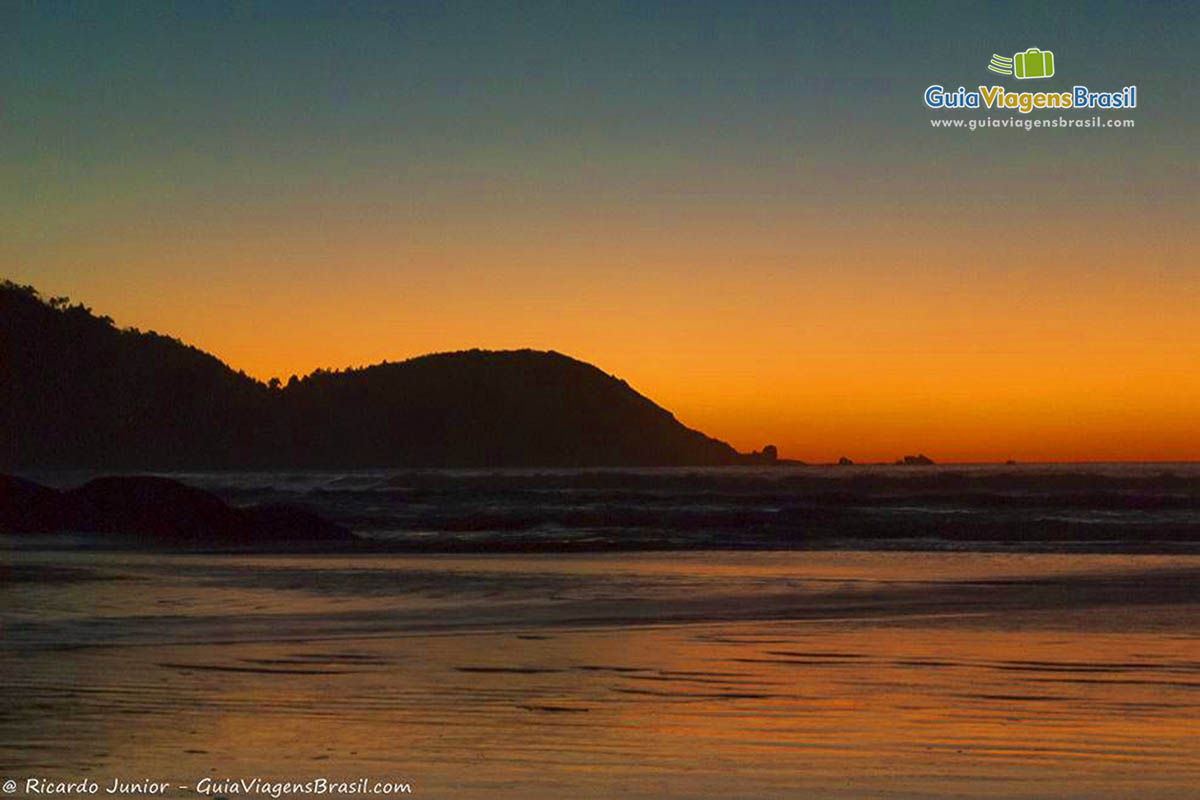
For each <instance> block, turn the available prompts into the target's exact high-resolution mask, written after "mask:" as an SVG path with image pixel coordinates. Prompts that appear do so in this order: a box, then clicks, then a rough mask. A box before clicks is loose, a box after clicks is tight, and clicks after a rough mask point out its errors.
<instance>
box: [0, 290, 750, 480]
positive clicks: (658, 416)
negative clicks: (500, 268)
mask: <svg viewBox="0 0 1200 800" xmlns="http://www.w3.org/2000/svg"><path fill="white" fill-rule="evenodd" d="M0 428H2V430H0V465H2V466H4V467H6V468H9V469H28V468H36V467H94V468H114V467H121V468H160V469H169V468H239V467H284V468H286V467H339V468H352V467H391V466H434V467H452V466H463V467H468V466H601V465H614V466H616V465H693V464H695V465H699V464H727V463H734V462H736V461H738V460H739V457H738V455H737V453H736V452H735V451H734V450H733V448H731V447H729V446H728V445H726V444H725V443H723V442H720V441H717V440H716V439H712V438H709V437H707V436H705V435H704V434H702V433H699V432H698V431H694V430H691V429H689V428H686V427H684V426H683V425H682V424H680V423H679V422H678V421H677V420H676V419H675V418H674V416H672V415H671V414H670V413H669V412H668V411H666V410H664V409H662V408H660V407H659V406H657V405H655V404H654V403H653V402H651V401H650V400H648V399H647V398H645V397H643V396H642V395H640V394H638V393H637V392H635V391H634V390H633V389H632V388H630V387H629V385H628V384H626V383H625V382H624V381H621V380H618V379H617V378H614V377H612V376H609V375H606V374H605V373H603V372H601V371H600V370H599V369H597V368H595V367H593V366H591V365H589V364H585V363H583V362H581V361H577V360H575V359H572V358H568V357H566V356H563V355H560V354H558V353H553V352H537V351H532V350H521V351H507V352H489V351H480V350H472V351H468V352H458V353H444V354H438V355H429V356H422V357H420V358H415V359H412V360H410V361H405V362H402V363H385V364H380V365H377V366H373V367H367V368H365V369H356V370H344V371H339V372H331V371H325V370H318V371H316V372H314V373H313V374H311V375H309V376H307V377H305V378H303V379H294V380H292V381H289V382H288V384H287V385H286V386H282V387H268V386H267V385H266V384H263V383H261V382H259V381H256V380H254V379H252V378H250V377H248V376H247V375H245V374H243V373H240V372H235V371H233V370H232V369H230V368H229V367H228V366H226V365H225V364H223V363H222V362H221V361H220V360H218V359H217V358H215V357H213V356H211V355H209V354H207V353H204V352H202V351H200V350H198V349H196V348H194V347H190V346H188V345H185V344H183V343H182V342H179V341H178V340H176V339H172V338H170V337H166V336H162V335H159V334H157V333H153V332H150V333H143V332H141V331H138V330H136V329H125V330H122V329H119V328H117V327H115V326H114V325H113V322H112V320H111V319H109V318H107V317H97V316H96V315H94V314H93V313H92V312H91V309H88V308H86V307H84V306H82V305H69V304H68V302H67V300H66V299H65V298H52V299H51V300H49V301H43V300H42V299H41V298H39V297H38V295H37V293H36V292H35V291H34V290H33V289H32V288H31V287H21V286H16V285H14V284H12V283H8V282H5V284H4V285H3V286H0Z"/></svg>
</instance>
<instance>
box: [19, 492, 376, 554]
mask: <svg viewBox="0 0 1200 800" xmlns="http://www.w3.org/2000/svg"><path fill="white" fill-rule="evenodd" d="M0 532H5V533H63V532H74V533H96V534H112V535H120V536H127V537H133V538H135V539H137V540H139V541H146V542H152V543H165V544H176V545H208V544H213V545H218V544H220V545H228V544H240V545H254V544H260V543H272V544H278V543H282V542H337V541H354V540H355V538H356V537H354V535H353V534H351V533H350V532H349V531H348V530H346V529H345V528H342V527H341V526H339V525H335V524H333V523H331V522H328V521H326V520H324V519H322V518H321V517H318V516H317V515H315V514H313V513H312V512H310V511H308V510H306V509H304V508H301V507H297V506H289V505H268V506H253V507H250V508H235V507H232V506H229V505H227V504H226V503H225V502H224V501H223V500H221V499H220V498H219V497H217V496H216V495H213V494H210V493H209V492H206V491H204V490H202V489H196V488H194V487H191V486H187V485H185V484H182V483H179V482H178V481H173V480H170V479H168V478H158V477H152V476H132V477H107V478H97V479H96V480H93V481H89V482H88V483H86V484H84V485H83V486H80V487H78V488H76V489H71V490H68V491H65V492H59V491H56V490H54V489H50V488H47V487H45V486H41V485H39V484H36V483H33V482H31V481H27V480H23V479H21V478H15V477H11V476H0Z"/></svg>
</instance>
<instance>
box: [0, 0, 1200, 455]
mask: <svg viewBox="0 0 1200 800" xmlns="http://www.w3.org/2000/svg"><path fill="white" fill-rule="evenodd" d="M299 6H303V8H302V9H301V8H298V7H299ZM639 8H640V9H641V10H640V12H638V13H631V12H632V11H633V10H636V9H639ZM987 8H988V7H987V6H983V5H967V4H957V3H955V4H914V5H913V6H912V7H911V8H910V9H909V10H906V11H900V10H892V8H891V7H890V6H887V5H878V6H870V7H869V10H863V11H859V10H855V9H853V8H850V7H843V6H842V5H841V4H837V3H830V4H828V5H825V6H821V7H820V10H819V12H818V11H817V10H815V9H814V8H812V7H809V8H800V7H797V6H795V5H793V4H788V3H765V4H762V5H761V6H754V7H753V9H752V10H739V6H738V5H736V4H714V5H708V4H697V6H696V7H695V8H692V7H691V6H690V4H688V7H687V8H686V9H683V8H676V7H673V6H657V5H642V6H639V5H624V4H612V6H611V7H608V6H605V5H604V4H601V5H600V6H586V7H585V6H582V5H578V4H564V5H562V6H559V5H547V6H539V7H538V8H537V9H536V11H532V10H531V11H530V13H516V12H515V10H514V9H500V8H498V7H495V6H493V5H491V4H479V5H462V6H457V5H456V6H454V7H453V8H447V7H443V6H435V5H432V4H431V5H429V6H425V5H420V4H417V5H405V6H399V7H393V8H389V7H388V6H387V5H384V6H383V7H381V8H380V7H374V6H365V5H364V6H354V7H353V8H349V7H348V8H345V9H341V8H339V7H336V6H335V7H330V6H320V5H318V6H313V7H310V6H308V5H307V4H297V5H296V6H293V5H291V4H278V5H277V4H271V3H264V4H256V5H251V6H245V7H243V6H237V7H236V9H237V10H228V9H225V10H221V11H217V10H215V6H208V7H206V8H205V9H199V8H197V9H194V10H191V11H186V10H181V9H173V10H172V12H171V13H170V14H167V13H165V12H158V11H156V10H155V9H156V7H155V6H154V5H153V4H151V5H147V6H143V7H132V6H131V7H128V8H126V7H124V6H122V8H121V10H120V11H119V13H118V11H117V9H109V10H108V11H107V12H106V13H105V15H104V16H103V17H101V16H100V15H98V14H97V15H96V16H95V18H92V17H89V16H88V14H87V13H86V12H85V11H83V10H78V9H77V10H76V13H75V15H74V16H75V18H73V19H72V18H70V17H71V16H72V15H70V14H67V15H61V14H60V15H58V16H55V15H53V14H50V13H45V12H44V11H43V10H42V9H40V8H38V7H36V6H20V7H17V8H12V9H9V10H6V11H4V12H0V19H3V20H4V21H5V22H7V23H11V24H6V25H5V26H4V28H5V29H6V30H7V31H9V33H6V34H4V35H5V36H7V37H10V38H9V44H10V45H11V46H9V47H7V48H3V49H2V50H0V52H2V53H3V55H0V63H3V64H4V66H5V67H6V69H5V70H4V75H3V77H0V101H2V103H3V106H2V110H0V125H2V128H0V131H2V132H0V136H2V137H3V146H4V151H5V153H6V158H5V159H4V161H3V163H0V174H2V175H3V176H4V179H3V180H2V181H0V262H2V263H3V264H5V266H6V267H7V268H6V269H5V270H4V272H3V275H2V276H0V277H7V278H10V279H12V280H14V281H16V282H18V283H22V284H25V283H28V284H32V285H34V286H35V287H36V288H37V289H38V290H39V291H40V292H41V293H42V294H43V296H52V295H70V296H71V298H72V299H73V300H77V301H81V302H84V303H86V304H87V305H90V306H92V307H93V308H94V309H95V311H96V312H97V313H100V314H108V315H111V316H112V317H113V318H114V319H115V320H116V323H117V324H118V325H121V326H136V327H139V328H141V329H143V330H151V329H152V330H157V331H159V332H161V333H165V334H170V335H173V336H177V337H178V338H180V339H182V340H183V341H185V342H187V343H189V344H192V345H195V346H197V347H199V348H200V349H203V350H206V351H208V352H211V353H213V354H214V355H216V356H218V357H219V358H221V359H222V360H223V361H225V362H226V363H228V364H229V365H230V366H232V367H233V368H234V369H242V370H245V371H246V372H247V373H249V374H251V375H254V376H255V377H258V378H260V379H263V380H266V379H268V378H270V377H272V376H278V377H280V378H282V379H283V380H285V381H286V380H287V378H288V376H289V375H291V374H297V375H303V374H306V373H308V372H311V371H312V370H313V369H316V368H318V367H325V368H342V367H348V366H366V365H369V364H373V363H378V362H380V361H383V360H391V361H397V360H403V359H406V358H411V357H413V356H417V355H421V354H424V353H429V352H440V351H448V350H459V349H467V348H474V347H478V348H485V349H510V348H521V347H531V348H535V349H542V350H556V351H558V352H562V353H565V354H567V355H570V356H573V357H575V358H579V359H581V360H584V361H587V362H589V363H592V364H595V365H596V366H597V367H599V368H600V369H602V370H604V371H605V372H608V373H612V374H615V375H616V376H618V377H620V378H623V379H625V380H627V381H628V382H629V383H630V385H631V386H633V387H634V388H635V389H636V390H638V391H639V392H641V393H643V394H645V395H646V396H648V397H649V398H650V399H652V400H653V401H655V402H656V403H658V404H659V405H661V406H663V407H665V408H667V409H668V410H670V411H672V412H673V413H674V414H675V415H676V416H677V417H678V418H679V419H680V420H681V421H682V422H684V423H685V424H687V425H689V426H691V427H694V428H697V429H700V430H702V431H704V432H705V433H707V434H709V435H710V436H714V437H717V438H720V439H723V440H725V441H728V442H730V443H731V444H733V445H734V446H735V447H737V448H738V449H739V450H743V451H748V450H752V449H758V448H761V447H762V446H763V445H766V444H775V445H777V446H778V448H779V451H780V455H781V456H784V457H788V458H796V459H803V460H808V461H814V462H827V461H833V460H836V459H837V458H838V457H839V456H848V457H850V458H852V459H854V460H856V461H880V460H886V461H891V460H893V459H895V458H897V457H899V456H902V455H904V454H907V453H917V452H923V453H926V454H928V455H929V456H931V457H932V458H934V459H936V460H938V461H997V460H999V461H1003V460H1005V459H1016V460H1019V461H1071V460H1080V461H1088V460H1152V461H1172V460H1198V459H1200V413H1198V412H1200V371H1198V370H1197V369H1196V368H1195V365H1196V364H1197V363H1200V313H1198V311H1200V271H1198V270H1197V267H1198V266H1200V259H1198V258H1197V255H1198V253H1200V244H1198V242H1197V237H1196V232H1195V230H1196V219H1197V212H1198V211H1200V192H1198V191H1197V186H1198V185H1200V184H1198V182H1197V179H1198V178H1200V175H1198V174H1197V163H1198V162H1197V159H1196V156H1195V141H1196V128H1197V108H1196V105H1195V103H1194V100H1191V99H1190V98H1191V92H1192V91H1193V90H1192V87H1191V83H1192V80H1193V78H1192V73H1193V64H1192V60H1193V51H1194V45H1195V41H1196V33H1197V31H1198V30H1200V10H1198V9H1197V7H1194V6H1179V7H1174V6H1171V5H1170V4H1163V5H1161V6H1150V7H1134V8H1132V10H1129V9H1127V10H1125V11H1121V10H1117V11H1114V12H1113V13H1110V14H1107V15H1106V16H1105V18H1104V20H1103V21H1100V20H1098V19H1096V18H1095V17H1094V16H1089V15H1087V14H1085V13H1082V11H1081V10H1080V7H1076V6H1068V5H1067V4H1062V5H1059V4H1054V5H1053V6H1049V7H1048V6H1047V4H1041V3H1031V4H1029V6H1028V8H1027V13H1025V14H1012V15H1007V16H1003V17H997V18H992V17H991V16H990V12H988V11H987ZM605 9H608V10H605ZM305 12H311V13H305ZM685 12H686V13H685ZM314 15H315V16H319V17H320V20H321V25H319V26H318V25H316V24H306V23H305V21H306V20H308V21H309V22H310V23H311V20H312V18H313V16H314ZM816 17H819V20H817V19H816ZM818 22H819V25H818V24H817V23H818ZM981 23H986V24H981ZM13 31H15V33H13ZM818 34H819V35H818ZM1148 42H1153V47H1152V48H1151V47H1148V46H1146V45H1147V43H1148ZM1027 44H1040V45H1041V46H1044V47H1048V48H1052V49H1054V50H1055V53H1056V58H1057V64H1058V67H1057V68H1058V71H1059V75H1057V76H1056V77H1055V78H1053V79H1049V80H1047V81H1046V83H1047V84H1053V87H1052V88H1054V89H1060V88H1061V87H1067V88H1069V87H1070V86H1071V85H1072V83H1073V82H1084V83H1091V84H1094V85H1097V86H1123V85H1125V84H1127V83H1137V84H1138V85H1139V87H1140V88H1139V102H1140V104H1141V105H1140V106H1139V108H1137V109H1136V110H1135V111H1131V112H1129V113H1127V114H1121V115H1120V116H1128V117H1130V118H1133V119H1135V120H1136V122H1137V126H1136V127H1135V128H1133V129H1132V130H1120V131H1117V130H1107V131H1095V130H1092V131H1073V132H1068V131H1033V132H1023V131H978V132H974V133H967V132H965V131H946V130H937V131H934V130H931V128H930V125H929V118H930V116H931V113H932V112H931V111H930V110H929V109H927V108H925V107H924V106H923V105H922V102H921V92H922V90H923V89H924V87H925V86H926V85H928V84H930V83H933V82H940V83H945V84H947V85H950V84H952V83H953V85H954V86H958V85H962V84H965V85H968V86H970V85H975V84H977V83H979V82H988V81H989V80H990V78H989V76H988V75H987V74H986V71H985V69H986V65H987V58H988V56H989V55H990V54H991V53H993V52H999V53H1005V52H1009V53H1011V52H1014V51H1016V50H1018V49H1021V48H1022V47H1024V46H1026V45H1027ZM1115 54H1119V55H1120V57H1119V58H1118V57H1117V56H1116V55H1115ZM835 58H844V68H843V70H842V71H841V72H839V74H837V75H829V74H826V73H825V72H824V71H823V67H822V65H823V64H826V63H828V62H829V61H830V59H835ZM1060 77H1061V80H1059V78H1060ZM1038 88H1042V87H1038ZM1046 88H1051V87H1050V86H1047V87H1046ZM1079 113H1080V114H1082V113H1083V112H1079ZM1089 113H1090V112H1089ZM951 116H953V115H951ZM959 116H971V113H968V112H962V113H960V114H959ZM1114 116H1116V114H1114Z"/></svg>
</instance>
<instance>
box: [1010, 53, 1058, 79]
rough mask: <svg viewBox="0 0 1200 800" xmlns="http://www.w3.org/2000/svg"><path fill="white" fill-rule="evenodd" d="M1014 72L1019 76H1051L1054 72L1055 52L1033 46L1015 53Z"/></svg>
mask: <svg viewBox="0 0 1200 800" xmlns="http://www.w3.org/2000/svg"><path fill="white" fill-rule="evenodd" d="M1013 62H1014V64H1013V66H1014V70H1013V73H1014V74H1015V75H1016V76H1017V77H1018V78H1049V77H1050V76H1052V75H1053V74H1054V53H1051V52H1050V51H1049V50H1038V49H1037V48H1036V47H1031V48H1029V49H1028V50H1026V51H1025V52H1024V53H1016V54H1014V55H1013Z"/></svg>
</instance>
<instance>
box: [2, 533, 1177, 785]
mask: <svg viewBox="0 0 1200 800" xmlns="http://www.w3.org/2000/svg"><path fill="white" fill-rule="evenodd" d="M0 564H4V566H3V567H2V569H3V571H4V575H5V578H6V580H5V581H4V583H3V588H0V615H2V616H0V619H2V624H3V632H4V635H3V640H2V646H0V671H2V672H3V674H4V676H5V680H4V681H3V683H2V684H0V708H2V709H3V711H2V712H0V775H3V776H12V777H13V778H16V779H19V780H22V781H23V780H24V779H26V778H27V777H30V776H44V777H59V778H62V779H79V778H85V777H91V778H92V779H95V780H96V781H98V783H100V784H101V786H102V787H106V786H107V785H109V784H111V782H112V780H114V779H121V780H144V779H163V780H166V781H169V782H170V783H171V784H172V786H173V787H175V788H172V789H171V790H169V792H168V795H169V796H180V797H188V796H195V794H194V793H193V792H191V791H188V790H180V789H178V788H177V787H178V786H179V785H189V786H194V785H195V784H196V782H197V781H199V780H200V779H201V778H204V777H220V778H223V779H237V778H252V777H262V778H264V779H275V780H297V781H299V780H306V779H312V778H317V777H328V778H330V779H331V780H355V779H359V778H363V777H368V778H371V779H378V780H400V781H405V782H409V783H411V785H412V789H413V796H421V797H500V798H506V797H513V798H515V797H547V798H550V797H563V796H573V797H612V796H617V795H621V796H628V797H635V798H643V797H644V798H657V797H681V798H682V797H697V796H733V797H771V796H796V795H800V794H803V795H806V796H812V797H837V798H840V797H845V798H850V797H855V798H857V797H864V796H871V797H896V798H908V797H913V798H916V797H929V798H933V797H938V798H941V797H964V796H965V797H1028V798H1033V797H1045V798H1050V797H1056V798H1057V797H1079V798H1084V797H1087V798H1093V797H1135V796H1136V797H1139V798H1157V797H1163V798H1167V797H1171V798H1174V797H1188V796H1197V791H1196V789H1195V787H1196V786H1200V736H1197V733H1200V728H1198V725H1200V722H1198V720H1200V604H1198V603H1197V600H1200V597H1198V595H1200V593H1198V592H1196V591H1195V590H1194V588H1193V587H1195V586H1196V585H1197V583H1196V579H1197V577H1200V559H1197V558H1194V557H1187V556H1179V557H1170V556H1097V555H1036V554H1026V555H1017V554H1007V555H1005V554H982V553H950V554H948V553H938V554H923V553H863V552H843V553H839V552H829V553H689V554H669V555H668V554H654V553H645V554H638V555H593V556H554V557H550V556H546V557H493V558H488V557H450V556H423V557H395V556H386V557H385V556H380V557H364V558H353V559H347V558H336V557H318V556H295V557H262V556H260V557H246V556H159V555H150V554H137V553H38V552H28V551H27V552H19V553H15V552H8V553H4V554H2V555H0ZM102 792H103V788H102ZM109 796H122V795H120V794H119V793H118V795H109ZM124 796H136V795H133V794H126V795H124ZM226 796H229V795H228V794H227V795H226Z"/></svg>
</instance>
